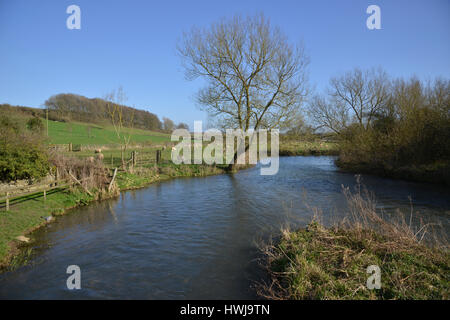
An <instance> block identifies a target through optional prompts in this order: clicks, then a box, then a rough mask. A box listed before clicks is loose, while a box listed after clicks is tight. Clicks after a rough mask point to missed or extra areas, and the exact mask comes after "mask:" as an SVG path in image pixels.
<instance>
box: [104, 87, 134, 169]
mask: <svg viewBox="0 0 450 320" xmlns="http://www.w3.org/2000/svg"><path fill="white" fill-rule="evenodd" d="M104 99H105V101H106V107H107V111H108V114H109V117H110V120H111V123H112V125H113V127H114V132H115V133H116V136H117V139H118V140H119V142H120V144H121V159H122V167H125V152H126V150H127V148H128V145H129V144H130V141H131V137H132V132H133V130H132V129H133V125H134V109H132V108H130V109H131V110H130V112H127V116H126V117H125V116H124V115H125V112H124V110H125V108H126V106H124V105H123V103H124V102H125V101H126V95H125V93H124V91H123V88H122V87H119V88H118V89H117V90H113V91H111V93H109V94H107V95H106V96H105V98H104Z"/></svg>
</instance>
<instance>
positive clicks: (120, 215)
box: [0, 157, 450, 299]
mask: <svg viewBox="0 0 450 320" xmlns="http://www.w3.org/2000/svg"><path fill="white" fill-rule="evenodd" d="M363 183H364V184H365V185H366V186H367V188H368V189H369V190H371V191H373V192H374V193H375V195H376V197H377V199H378V205H379V206H382V207H384V208H385V209H386V210H387V211H393V210H394V209H396V208H402V209H403V210H404V211H405V212H409V210H410V200H409V198H411V200H412V203H413V205H414V210H415V211H418V215H420V216H423V217H427V218H433V219H437V220H439V221H440V222H441V223H442V224H443V225H444V227H445V230H449V227H450V211H449V210H450V191H449V189H446V188H444V187H442V186H435V185H430V184H420V183H412V182H405V181H401V180H391V179H384V178H379V177H374V176H366V175H364V176H363ZM354 184H355V177H354V175H353V174H348V173H341V172H339V171H338V170H337V168H336V167H335V165H334V164H333V158H332V157H286V158H281V159H280V171H279V173H278V174H277V175H274V176H261V175H260V174H259V168H258V167H255V168H252V169H248V170H244V171H241V172H239V173H237V174H234V175H218V176H211V177H205V178H185V179H177V180H171V181H165V182H161V183H156V184H153V185H150V186H149V187H147V188H144V189H140V190H135V191H128V192H124V193H122V195H121V196H120V197H119V198H117V199H113V200H107V201H102V202H97V203H93V204H91V205H89V206H87V207H81V208H77V209H74V210H71V211H70V213H68V214H67V215H65V216H62V217H58V218H57V219H56V221H55V222H54V223H52V224H49V225H48V226H47V227H45V228H42V229H40V230H38V231H36V232H34V233H33V234H32V235H31V238H32V239H33V240H34V242H33V244H32V245H31V246H32V247H33V248H34V251H33V256H32V259H31V263H30V264H29V265H26V266H23V267H20V268H18V269H16V270H15V271H13V272H7V273H4V274H1V275H0V298H20V299H48V298H58V299H80V298H83V299H84V298H87V299H90V298H101V299H105V298H121V299H138V298H139V299H252V298H257V296H256V294H255V289H254V287H255V282H258V281H261V279H263V278H264V273H262V271H261V269H260V268H259V266H258V261H257V259H258V258H259V253H258V249H257V243H258V242H259V241H261V239H267V238H268V237H269V236H270V235H276V234H277V232H278V231H279V229H280V227H281V226H282V225H285V224H287V223H289V224H291V225H301V224H305V223H307V222H308V221H309V220H310V218H311V215H312V211H311V209H310V208H308V206H310V207H319V208H321V209H322V211H323V216H324V219H325V220H329V218H330V217H332V216H333V217H334V216H338V215H339V214H340V212H343V211H345V208H346V202H345V199H344V197H343V195H342V192H341V187H342V185H344V186H350V187H352V186H353V185H354ZM306 204H307V205H306ZM69 265H78V266H79V267H80V268H81V286H82V289H81V290H72V291H71V290H68V289H67V287H66V279H67V277H68V276H69V275H68V274H66V269H67V266H69Z"/></svg>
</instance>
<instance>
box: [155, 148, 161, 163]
mask: <svg viewBox="0 0 450 320" xmlns="http://www.w3.org/2000/svg"><path fill="white" fill-rule="evenodd" d="M160 161H161V150H156V163H159V162H160Z"/></svg>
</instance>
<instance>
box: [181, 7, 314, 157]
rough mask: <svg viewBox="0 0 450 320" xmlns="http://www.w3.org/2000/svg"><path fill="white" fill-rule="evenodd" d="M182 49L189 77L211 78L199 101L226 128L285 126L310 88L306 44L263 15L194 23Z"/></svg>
mask: <svg viewBox="0 0 450 320" xmlns="http://www.w3.org/2000/svg"><path fill="white" fill-rule="evenodd" d="M178 51H179V53H180V55H181V57H182V58H183V62H184V67H185V74H186V77H187V79H190V80H192V79H196V78H199V77H200V78H203V79H204V80H206V86H205V87H204V88H202V89H201V90H200V91H199V92H198V96H197V101H198V102H199V104H200V105H201V106H202V108H203V110H205V111H207V112H208V113H209V115H210V116H213V117H215V118H219V119H220V123H221V124H222V125H223V126H224V127H228V128H235V129H241V130H243V131H248V130H249V129H254V130H257V129H259V128H267V129H271V128H281V127H284V126H285V125H286V124H287V123H289V122H290V120H291V115H292V114H293V112H294V113H295V112H296V111H297V109H298V108H299V107H300V106H301V104H302V102H303V100H304V98H305V95H306V93H307V88H306V66H307V64H308V58H307V57H306V56H305V53H304V50H303V47H302V46H293V45H291V44H290V43H289V42H288V40H287V38H286V36H285V35H284V34H283V33H282V32H281V31H280V30H279V29H278V28H275V27H272V26H271V24H270V22H269V20H268V19H266V18H265V17H264V16H263V15H259V16H255V17H251V18H250V17H249V18H247V19H243V18H241V17H239V16H236V17H234V18H232V19H224V20H222V21H220V22H218V23H215V24H213V25H211V26H210V27H208V28H204V29H198V28H193V29H192V30H191V31H190V32H187V33H184V36H183V39H182V41H181V43H180V45H179V47H178ZM236 159H237V154H235V157H234V160H236Z"/></svg>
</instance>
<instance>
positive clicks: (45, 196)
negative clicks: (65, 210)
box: [44, 189, 47, 201]
mask: <svg viewBox="0 0 450 320" xmlns="http://www.w3.org/2000/svg"><path fill="white" fill-rule="evenodd" d="M44 201H47V191H46V190H45V189H44Z"/></svg>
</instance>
